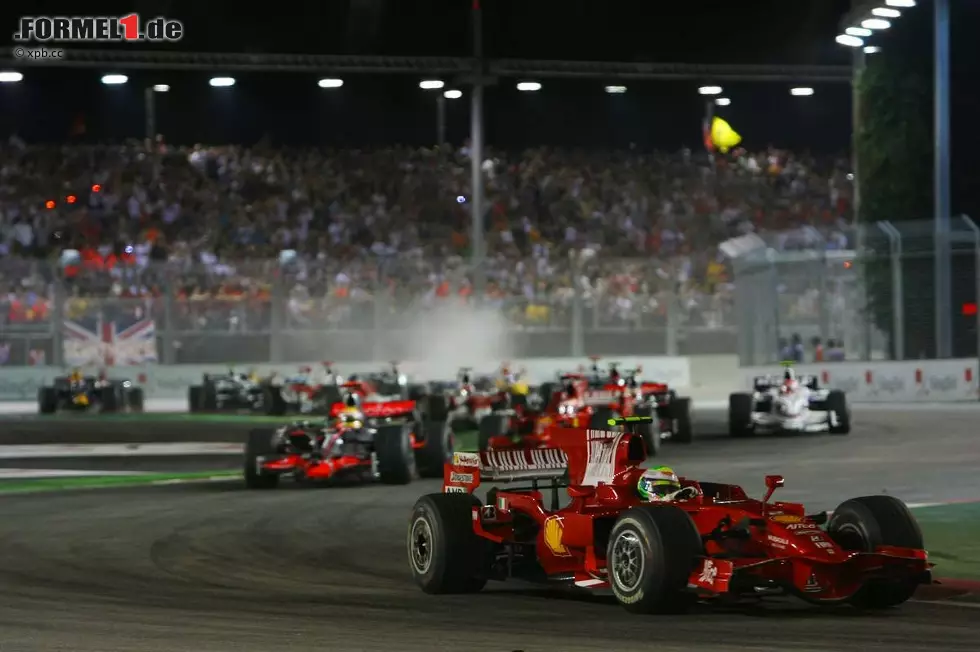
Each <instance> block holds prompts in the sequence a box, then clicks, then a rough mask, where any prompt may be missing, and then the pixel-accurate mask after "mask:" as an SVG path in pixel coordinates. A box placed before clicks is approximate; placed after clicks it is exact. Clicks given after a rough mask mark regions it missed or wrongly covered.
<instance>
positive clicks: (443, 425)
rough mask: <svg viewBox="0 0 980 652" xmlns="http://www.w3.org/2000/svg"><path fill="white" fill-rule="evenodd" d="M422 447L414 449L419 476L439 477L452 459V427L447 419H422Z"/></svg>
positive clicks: (419, 425) (420, 426)
mask: <svg viewBox="0 0 980 652" xmlns="http://www.w3.org/2000/svg"><path fill="white" fill-rule="evenodd" d="M418 428H419V429H420V430H422V437H423V439H422V447H421V448H417V449H415V465H416V466H417V467H418V470H419V477H422V478H441V477H442V476H443V470H444V469H445V465H446V463H447V462H450V461H452V459H453V429H452V428H451V427H450V425H449V422H448V421H423V422H422V423H420V424H418Z"/></svg>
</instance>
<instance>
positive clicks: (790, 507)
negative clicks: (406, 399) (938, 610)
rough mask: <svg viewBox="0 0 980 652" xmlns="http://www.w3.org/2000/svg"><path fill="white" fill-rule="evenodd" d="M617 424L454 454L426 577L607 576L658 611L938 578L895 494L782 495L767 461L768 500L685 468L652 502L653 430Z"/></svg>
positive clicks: (419, 505)
mask: <svg viewBox="0 0 980 652" xmlns="http://www.w3.org/2000/svg"><path fill="white" fill-rule="evenodd" d="M619 425H620V423H619V422H618V421H614V422H613V423H612V424H610V425H609V426H607V429H606V430H591V429H583V428H566V429H563V430H562V431H560V432H556V433H554V435H553V442H554V443H555V445H556V446H555V447H554V448H548V449H539V450H533V451H501V452H487V453H457V454H456V455H454V456H453V460H452V462H451V463H450V464H447V465H446V468H445V472H444V478H443V483H444V484H443V493H436V494H429V495H425V496H422V497H421V498H419V500H418V501H417V502H416V503H415V506H414V508H413V510H412V513H411V517H410V518H409V522H408V531H407V535H408V537H407V538H408V556H409V560H408V561H409V568H410V570H411V572H412V575H413V576H414V579H415V581H416V583H417V584H418V585H419V587H420V588H421V589H422V590H423V591H424V592H426V593H431V594H440V593H471V592H475V591H479V590H481V589H482V588H483V587H484V586H485V585H486V583H487V581H488V580H505V579H508V578H520V579H524V580H531V581H540V582H548V583H551V584H554V583H563V584H565V585H571V586H574V587H579V588H581V589H585V590H589V591H596V590H604V589H609V590H611V591H612V594H613V595H614V596H615V598H616V600H617V601H618V602H619V603H620V604H621V605H622V606H623V607H625V608H626V609H627V610H628V611H631V612H635V613H657V612H678V611H683V610H685V609H686V608H687V607H689V606H690V605H692V604H693V603H694V602H696V601H698V600H706V601H718V600H719V599H725V598H727V599H729V600H733V599H736V600H737V599H759V598H761V597H764V596H772V595H781V594H788V595H792V596H796V597H798V598H802V599H803V600H805V601H807V602H810V603H813V604H817V605H833V604H838V603H851V604H854V605H857V606H860V607H863V608H872V609H874V608H885V607H891V606H894V605H898V604H901V603H903V602H905V601H906V600H908V599H909V598H910V597H911V596H912V594H913V593H914V592H915V590H916V588H917V587H918V586H919V585H920V584H923V583H929V582H931V581H932V580H931V573H932V571H931V569H932V564H930V563H929V562H928V560H927V555H926V551H925V550H924V549H923V541H922V533H921V531H920V529H919V527H918V525H917V523H916V521H915V519H914V517H913V516H912V514H911V512H910V511H909V509H908V508H907V507H906V506H905V504H904V503H902V502H901V501H899V500H898V499H896V498H894V497H892V496H864V497H861V498H854V499H851V500H847V501H845V502H844V503H842V504H841V505H840V506H838V507H837V509H836V510H834V512H833V516H832V517H828V515H827V514H826V513H822V514H816V515H807V514H806V512H805V509H804V507H803V505H801V504H798V503H790V502H774V501H771V498H772V495H773V492H774V491H776V489H777V488H778V487H781V486H782V485H783V478H782V477H781V476H778V475H770V476H766V487H767V491H766V494H765V496H763V498H762V499H761V500H759V499H755V498H750V497H749V496H748V495H747V494H746V493H745V491H744V490H743V489H742V488H741V487H738V486H736V485H730V484H722V483H717V482H698V481H695V480H690V479H686V478H680V479H679V484H680V485H682V486H683V489H682V490H681V491H680V492H679V493H678V494H677V495H678V496H681V497H678V498H674V499H670V500H664V501H663V502H644V501H643V500H642V499H641V498H640V497H639V492H638V491H637V481H638V478H640V477H641V476H642V475H643V473H644V469H642V468H641V467H640V464H641V463H642V462H643V461H644V460H645V459H646V452H645V450H644V445H643V440H642V438H641V437H638V436H636V435H635V434H633V433H631V432H624V431H622V430H621V429H620V428H619V427H618V426H619ZM484 483H492V485H493V486H492V487H491V488H490V489H489V491H488V492H487V501H486V504H482V503H481V502H480V501H479V500H478V499H477V497H476V496H475V495H474V494H473V491H474V490H475V489H476V488H477V487H480V486H481V485H483V484H484ZM497 484H501V485H503V486H500V487H498V486H496V485H497ZM561 492H564V493H567V499H566V500H564V501H563V500H560V498H561V497H560V495H559V494H560V493H561ZM569 500H570V502H569ZM562 503H567V505H566V506H564V507H562V506H560V505H561V504H562Z"/></svg>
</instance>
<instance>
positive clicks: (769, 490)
mask: <svg viewBox="0 0 980 652" xmlns="http://www.w3.org/2000/svg"><path fill="white" fill-rule="evenodd" d="M785 484H786V480H785V479H783V476H781V475H767V476H766V496H765V498H763V499H762V502H763V503H768V502H769V499H770V498H772V495H773V493H775V491H776V489H779V488H780V487H782V486H783V485H785Z"/></svg>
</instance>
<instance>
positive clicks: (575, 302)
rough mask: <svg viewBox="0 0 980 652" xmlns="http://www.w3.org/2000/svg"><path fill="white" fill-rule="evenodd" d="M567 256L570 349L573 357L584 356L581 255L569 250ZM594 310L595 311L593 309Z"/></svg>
mask: <svg viewBox="0 0 980 652" xmlns="http://www.w3.org/2000/svg"><path fill="white" fill-rule="evenodd" d="M568 256H569V257H570V258H571V259H572V260H571V261H570V262H571V267H572V324H571V328H572V332H571V340H572V350H571V355H572V357H574V358H581V357H584V356H585V324H584V323H583V322H584V321H585V310H584V305H583V303H584V297H583V296H582V292H583V291H582V284H581V282H580V281H581V278H582V256H581V254H580V253H576V252H574V251H572V252H569V254H568ZM593 312H595V311H593Z"/></svg>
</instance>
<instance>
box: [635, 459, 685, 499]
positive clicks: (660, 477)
mask: <svg viewBox="0 0 980 652" xmlns="http://www.w3.org/2000/svg"><path fill="white" fill-rule="evenodd" d="M680 488H681V482H680V480H679V479H678V478H677V474H676V473H674V469H672V468H670V467H669V466H657V467H654V468H652V469H647V470H646V471H644V472H643V475H641V476H640V480H639V481H638V482H637V483H636V492H637V493H638V494H640V498H641V499H643V500H644V501H646V502H656V501H658V500H663V499H664V498H665V497H666V496H668V495H669V494H672V493H674V492H676V491H680Z"/></svg>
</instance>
